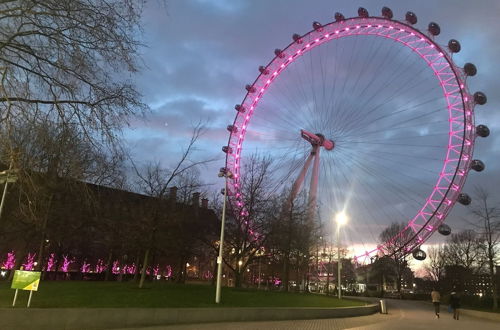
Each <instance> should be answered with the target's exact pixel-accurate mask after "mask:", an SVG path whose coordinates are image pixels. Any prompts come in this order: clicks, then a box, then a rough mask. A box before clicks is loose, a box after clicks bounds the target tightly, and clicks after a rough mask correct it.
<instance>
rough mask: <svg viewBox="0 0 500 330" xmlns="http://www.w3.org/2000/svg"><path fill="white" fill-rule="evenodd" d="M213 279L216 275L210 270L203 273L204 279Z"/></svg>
mask: <svg viewBox="0 0 500 330" xmlns="http://www.w3.org/2000/svg"><path fill="white" fill-rule="evenodd" d="M213 277H214V275H213V274H212V272H211V271H209V270H207V271H206V272H205V273H203V278H204V279H206V280H208V279H211V278H213Z"/></svg>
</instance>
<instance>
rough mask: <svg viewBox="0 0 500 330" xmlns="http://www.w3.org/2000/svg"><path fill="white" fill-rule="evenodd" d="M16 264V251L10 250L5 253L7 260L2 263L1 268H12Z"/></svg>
mask: <svg viewBox="0 0 500 330" xmlns="http://www.w3.org/2000/svg"><path fill="white" fill-rule="evenodd" d="M15 266H16V253H15V252H14V251H10V252H9V253H7V260H5V261H4V262H3V263H2V268H3V269H13V268H14V267H15Z"/></svg>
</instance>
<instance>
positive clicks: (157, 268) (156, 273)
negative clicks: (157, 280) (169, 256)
mask: <svg viewBox="0 0 500 330" xmlns="http://www.w3.org/2000/svg"><path fill="white" fill-rule="evenodd" d="M158 274H160V265H156V266H155V267H154V268H153V275H154V276H155V277H156V276H158Z"/></svg>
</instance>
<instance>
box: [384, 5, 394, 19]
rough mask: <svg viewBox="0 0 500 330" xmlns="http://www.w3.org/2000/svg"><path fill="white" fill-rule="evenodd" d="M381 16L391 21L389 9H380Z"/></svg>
mask: <svg viewBox="0 0 500 330" xmlns="http://www.w3.org/2000/svg"><path fill="white" fill-rule="evenodd" d="M382 16H384V17H385V18H387V19H392V17H393V14H392V10H391V8H389V7H383V8H382Z"/></svg>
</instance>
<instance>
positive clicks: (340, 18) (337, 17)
mask: <svg viewBox="0 0 500 330" xmlns="http://www.w3.org/2000/svg"><path fill="white" fill-rule="evenodd" d="M335 21H336V22H340V21H345V17H344V15H342V13H339V12H336V13H335Z"/></svg>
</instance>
